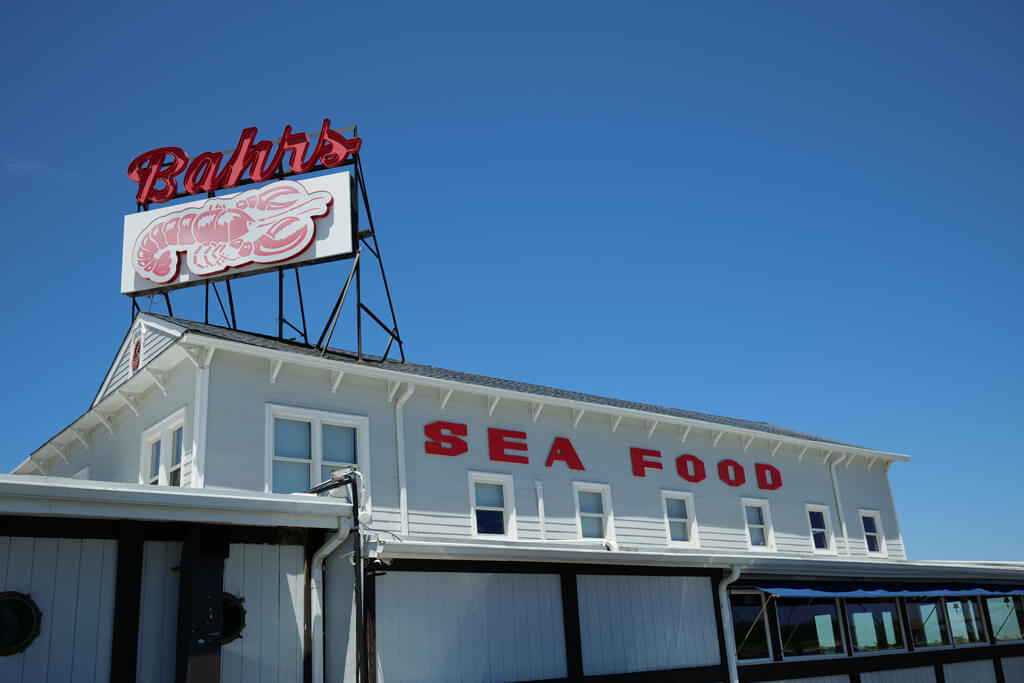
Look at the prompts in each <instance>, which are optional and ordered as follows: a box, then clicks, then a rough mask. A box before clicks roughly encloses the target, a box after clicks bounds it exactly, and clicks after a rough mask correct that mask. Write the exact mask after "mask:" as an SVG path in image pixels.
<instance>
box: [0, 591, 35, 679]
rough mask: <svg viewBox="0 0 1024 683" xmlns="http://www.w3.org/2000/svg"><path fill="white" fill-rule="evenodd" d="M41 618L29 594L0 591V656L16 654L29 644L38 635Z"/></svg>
mask: <svg viewBox="0 0 1024 683" xmlns="http://www.w3.org/2000/svg"><path fill="white" fill-rule="evenodd" d="M42 619H43V615H42V612H40V611H39V607H38V605H36V603H35V600H33V599H32V598H31V597H30V596H28V595H26V594H25V593H18V592H15V591H4V592H3V593H0V657H8V656H10V655H16V654H18V653H19V652H23V651H24V650H25V648H27V647H28V646H29V645H31V644H32V641H33V640H35V639H36V636H38V635H39V627H40V625H41V624H42ZM20 669H21V667H20V664H19V667H18V670H19V671H20Z"/></svg>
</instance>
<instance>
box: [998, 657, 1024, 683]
mask: <svg viewBox="0 0 1024 683" xmlns="http://www.w3.org/2000/svg"><path fill="white" fill-rule="evenodd" d="M1002 664H1003V678H1004V680H1005V681H1006V683H1024V657H1004V658H1003V659H1002Z"/></svg>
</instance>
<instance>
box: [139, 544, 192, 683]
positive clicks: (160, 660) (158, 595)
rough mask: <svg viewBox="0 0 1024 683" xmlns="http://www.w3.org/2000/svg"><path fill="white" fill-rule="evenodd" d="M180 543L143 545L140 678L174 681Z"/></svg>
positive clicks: (142, 679)
mask: <svg viewBox="0 0 1024 683" xmlns="http://www.w3.org/2000/svg"><path fill="white" fill-rule="evenodd" d="M180 564H181V543H180V542H178V541H146V542H145V544H144V546H143V549H142V591H141V596H140V599H139V650H138V653H139V654H138V661H137V662H136V665H135V678H136V680H137V681H140V682H141V681H146V682H147V683H150V682H152V683H174V670H175V646H176V643H177V625H178V584H179V569H178V567H179V565H180Z"/></svg>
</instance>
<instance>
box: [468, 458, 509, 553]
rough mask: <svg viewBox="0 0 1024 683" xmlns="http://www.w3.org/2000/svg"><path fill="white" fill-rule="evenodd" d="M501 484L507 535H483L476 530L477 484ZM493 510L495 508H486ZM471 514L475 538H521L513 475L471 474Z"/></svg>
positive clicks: (471, 524)
mask: <svg viewBox="0 0 1024 683" xmlns="http://www.w3.org/2000/svg"><path fill="white" fill-rule="evenodd" d="M477 483H480V484H499V485H500V486H501V488H502V496H503V497H504V499H505V508H504V511H503V512H504V515H505V533H503V534H481V533H479V532H478V531H477V528H476V510H477V504H476V484H477ZM484 509H486V510H493V509H495V508H491V507H488V508H484ZM469 514H470V529H471V530H472V532H473V537H474V538H496V539H500V538H505V539H509V540H516V539H517V538H519V536H518V531H517V530H516V494H515V480H514V478H513V476H512V475H511V474H497V473H494V472H474V471H470V472H469Z"/></svg>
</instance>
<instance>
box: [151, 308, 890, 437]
mask: <svg viewBox="0 0 1024 683" xmlns="http://www.w3.org/2000/svg"><path fill="white" fill-rule="evenodd" d="M147 315H149V316H152V317H154V318H158V319H161V320H165V321H167V322H169V323H173V324H175V325H178V326H180V327H184V328H185V329H186V330H189V331H192V332H196V333H198V334H204V335H208V336H211V337H216V338H219V339H225V340H228V341H234V342H239V343H242V344H249V345H251V346H258V347H262V348H266V349H274V350H277V351H288V352H292V353H298V354H303V355H309V356H317V357H319V356H320V350H319V349H315V348H313V346H312V345H309V344H305V343H302V342H297V341H289V340H281V339H278V338H277V337H271V336H269V335H263V334H257V333H254V332H243V331H241V330H233V329H230V328H226V327H219V326H217V325H209V324H207V323H201V322H197V321H194V320H184V319H181V318H171V317H167V316H163V315H157V314H154V313H148V314H147ZM324 358H327V359H334V360H339V361H344V362H347V363H355V364H361V365H366V366H370V367H378V368H385V369H388V370H393V371H395V372H403V373H406V374H409V375H415V376H418V377H430V378H434V379H442V380H449V381H453V382H461V383H464V384H473V385H476V386H481V387H490V388H495V389H505V390H508V391H515V392H520V393H524V394H533V395H535V396H545V397H549V398H559V399H567V400H572V401H581V402H584V403H592V404H594V405H600V406H606V407H609V408H624V409H628V410H639V411H643V412H647V413H652V414H655V415H665V416H668V417H678V418H684V419H688V420H699V421H701V422H707V423H709V424H712V425H722V426H726V427H737V428H741V429H751V430H754V431H758V432H764V433H765V434H771V435H775V436H784V437H790V438H796V439H804V440H808V441H817V442H819V443H823V444H832V445H836V446H848V447H851V448H865V447H864V446H857V445H856V444H851V443H846V442H843V441H836V440H834V439H827V438H825V437H822V436H818V435H816V434H809V433H807V432H801V431H797V430H794V429H788V428H786V427H780V426H778V425H773V424H770V423H768V422H758V421H755V420H741V419H737V418H733V417H723V416H721V415H711V414H709V413H699V412H694V411H692V410H680V409H678V408H668V407H665V406H658V405H653V404H650V403H638V402H636V401H624V400H621V399H616V398H608V397H606V396H595V395H594V394H584V393H580V392H577V391H567V390H565V389H556V388H554V387H546V386H543V385H541V384H530V383H529V382H517V381H515V380H510V379H500V378H497V377H488V376H486V375H477V374H473V373H469V372H459V371H457V370H448V369H446V368H438V367H434V366H432V365H421V364H419V363H410V362H408V361H405V362H403V361H400V360H395V359H392V358H389V359H387V360H382V359H381V358H380V357H378V356H371V355H367V354H363V357H362V359H359V358H357V357H356V354H355V353H353V352H351V351H346V350H342V349H333V348H331V349H328V350H327V353H326V354H325V355H324ZM869 450H870V449H869Z"/></svg>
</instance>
